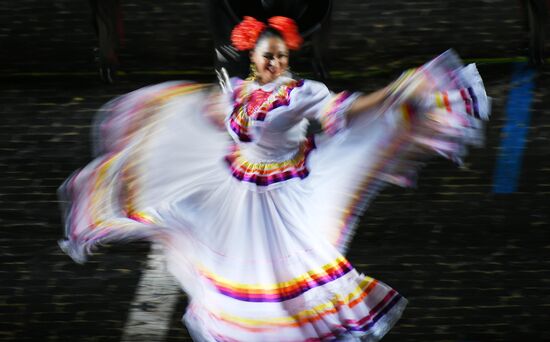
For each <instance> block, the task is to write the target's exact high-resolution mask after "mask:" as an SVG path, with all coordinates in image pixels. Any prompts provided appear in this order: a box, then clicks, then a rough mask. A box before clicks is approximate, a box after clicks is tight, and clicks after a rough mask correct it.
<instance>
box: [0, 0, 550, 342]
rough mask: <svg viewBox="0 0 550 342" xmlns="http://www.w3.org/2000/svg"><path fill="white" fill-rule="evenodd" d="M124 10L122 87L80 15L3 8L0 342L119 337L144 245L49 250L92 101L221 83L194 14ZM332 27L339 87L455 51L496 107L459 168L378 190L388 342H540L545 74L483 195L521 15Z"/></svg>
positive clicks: (548, 334)
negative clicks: (154, 88) (496, 184)
mask: <svg viewBox="0 0 550 342" xmlns="http://www.w3.org/2000/svg"><path fill="white" fill-rule="evenodd" d="M123 11H124V21H125V30H126V45H125V47H124V48H123V50H122V53H121V62H122V65H121V70H120V71H121V72H120V78H119V81H118V82H117V83H116V84H115V85H110V86H108V85H103V84H101V83H100V82H99V80H98V78H97V76H96V71H95V65H94V63H93V57H92V52H91V50H92V47H93V46H94V45H95V38H94V35H93V31H92V28H91V24H90V10H89V8H88V3H87V2H86V1H77V0H65V1H58V0H54V1H38V0H21V1H13V0H6V1H3V2H2V3H0V109H1V110H0V113H1V115H2V118H1V120H0V135H1V137H0V223H1V226H0V232H1V233H0V258H1V267H0V341H118V340H120V336H121V334H122V332H121V331H122V330H121V329H122V328H123V326H124V323H125V320H126V317H127V314H128V310H129V306H130V303H131V302H132V299H133V296H134V292H135V289H136V285H137V282H138V279H139V277H140V275H141V270H142V268H143V266H144V264H145V261H146V256H147V253H148V250H149V247H148V245H147V244H145V243H133V244H130V245H124V246H113V247H106V248H104V249H101V250H100V251H99V252H98V253H97V254H96V255H94V257H92V258H91V260H90V262H89V263H87V264H85V265H83V266H82V265H78V264H75V263H74V262H73V261H72V260H71V259H70V258H69V257H67V256H66V255H64V254H63V253H62V252H61V251H60V250H59V248H58V247H57V245H56V241H57V240H58V239H59V238H60V237H61V236H62V227H61V219H60V215H59V211H58V203H57V198H56V194H55V193H56V189H57V187H58V186H59V185H60V184H61V183H62V182H63V180H64V179H65V178H66V177H68V176H69V175H70V174H71V172H72V171H73V170H75V169H77V168H78V167H81V166H83V165H85V164H86V163H87V162H88V161H89V160H90V158H91V156H90V151H89V129H90V123H91V120H92V118H93V115H94V112H95V110H96V109H97V108H98V107H99V106H100V105H101V104H102V103H104V102H106V101H108V100H109V99H111V98H112V97H114V96H116V95H119V94H122V93H125V92H128V91H131V90H134V89H136V88H139V87H141V86H144V85H147V84H151V83H155V82H160V81H164V80H168V79H192V80H198V81H208V82H210V81H214V79H215V78H214V74H213V69H212V63H213V59H212V40H211V38H210V35H209V31H208V24H207V21H206V15H205V12H204V8H203V4H202V2H200V1H197V0H194V1H190V0H180V1H156V2H155V1H136V0H132V1H123ZM332 24H333V30H332V34H331V36H330V39H329V40H328V41H327V44H328V45H329V50H330V59H329V61H330V67H331V72H332V76H333V77H332V79H331V80H329V81H328V85H329V86H330V87H331V88H333V89H335V90H339V89H344V88H345V89H353V90H362V91H369V90H374V89H376V88H377V87H380V86H382V85H384V84H386V83H387V82H389V81H391V80H392V79H393V78H394V77H396V76H397V75H399V73H400V72H401V71H402V70H403V69H404V68H407V67H411V66H415V65H417V64H419V63H421V62H422V61H425V60H426V59H428V58H431V57H433V56H435V55H436V54H438V53H441V52H442V51H444V50H446V49H448V48H451V47H452V48H454V49H456V50H457V51H458V53H459V54H460V55H461V56H462V57H463V58H465V59H467V60H468V61H475V62H477V63H478V67H479V69H480V72H481V74H482V76H483V77H484V80H485V85H486V87H487V90H488V93H489V95H490V96H492V97H493V114H492V118H491V121H490V122H489V124H488V125H487V128H486V133H487V141H486V144H485V147H483V148H480V149H474V150H472V151H471V154H470V155H469V157H468V158H467V159H466V164H465V166H464V167H463V168H462V169H458V168H456V167H454V166H453V165H452V164H451V163H450V162H448V161H445V160H440V159H436V160H434V161H432V162H430V163H429V164H428V165H427V167H426V168H425V169H424V171H423V172H422V173H421V178H420V180H419V183H418V187H417V188H416V189H401V188H396V187H391V188H388V189H387V190H386V191H384V192H383V193H382V194H381V195H380V196H379V197H378V198H377V200H376V201H375V202H374V204H373V205H372V206H371V208H370V209H369V211H368V212H367V214H366V216H365V217H364V219H363V220H362V223H361V227H359V229H358V233H357V235H356V237H355V240H354V241H353V244H352V246H351V250H350V252H349V255H348V256H349V258H350V260H351V261H352V263H354V264H355V266H356V267H357V268H358V269H360V270H361V271H363V272H365V273H367V274H368V275H370V276H372V277H375V278H378V279H380V280H382V281H384V282H386V283H388V284H390V285H391V286H392V287H394V288H396V289H397V290H399V291H400V292H401V293H402V294H403V295H404V296H406V297H407V298H408V299H409V301H410V304H409V307H408V309H407V310H406V311H405V314H404V316H403V318H402V319H401V320H400V321H399V322H398V324H397V325H396V327H395V328H394V329H393V330H392V331H391V332H390V334H389V335H388V336H387V338H386V339H385V341H463V342H466V341H468V342H470V341H548V340H550V328H549V327H548V325H549V322H550V269H549V266H550V258H549V254H550V238H549V237H548V236H549V234H548V230H549V229H550V225H549V221H550V220H549V215H550V204H549V194H550V117H549V115H550V111H549V109H548V108H550V107H549V104H550V96H549V95H550V94H549V93H550V88H549V85H550V78H549V76H550V73H549V72H548V71H544V70H541V71H538V72H537V78H536V81H535V94H534V102H533V107H532V111H531V121H530V124H529V129H528V136H527V143H526V148H525V150H524V151H523V158H522V165H521V174H520V177H519V183H518V190H517V192H515V193H512V194H506V195H503V194H494V193H493V192H492V185H493V181H494V180H493V178H494V177H493V174H494V171H495V167H496V165H495V163H496V160H497V158H498V155H499V153H500V150H499V146H500V141H501V139H502V137H503V136H502V133H501V130H502V127H503V125H504V123H505V119H506V116H505V106H506V99H507V96H508V92H509V90H510V88H511V87H513V86H515V84H514V83H513V82H512V81H511V79H512V78H511V77H512V76H511V75H512V70H513V68H514V67H515V64H514V63H517V62H522V61H525V59H524V58H523V57H522V56H523V55H524V54H525V50H524V47H525V46H526V40H525V37H526V34H525V32H524V30H523V28H522V25H521V24H522V23H521V13H520V8H519V6H518V2H516V1H512V0H484V1H483V0H475V1H474V0H468V1H436V0H414V1H390V0H385V1H383V0H371V1H360V0H346V1H344V0H337V1H335V7H334V12H333V21H332ZM293 62H295V63H294V65H295V66H296V71H298V72H301V73H303V75H305V76H309V75H310V69H309V66H308V63H307V61H305V60H304V59H303V58H301V57H300V56H299V55H298V56H296V58H295V59H294V60H293ZM291 64H292V62H291ZM184 306H185V298H184V296H183V295H181V301H180V303H179V304H178V307H177V310H176V312H174V314H173V317H172V321H171V328H170V332H169V336H168V338H167V340H169V341H182V340H186V339H189V338H188V336H187V333H186V330H185V328H184V327H183V326H182V324H181V322H180V321H179V320H180V318H181V314H182V312H183V310H184Z"/></svg>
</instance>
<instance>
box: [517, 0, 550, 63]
mask: <svg viewBox="0 0 550 342" xmlns="http://www.w3.org/2000/svg"><path fill="white" fill-rule="evenodd" d="M548 2H550V1H548V0H520V4H521V7H522V16H523V22H524V25H525V28H526V30H527V34H528V36H527V39H528V56H529V62H530V63H531V64H532V65H534V66H541V65H543V64H544V41H545V36H546V29H547V20H548V8H549V7H550V6H549V5H548Z"/></svg>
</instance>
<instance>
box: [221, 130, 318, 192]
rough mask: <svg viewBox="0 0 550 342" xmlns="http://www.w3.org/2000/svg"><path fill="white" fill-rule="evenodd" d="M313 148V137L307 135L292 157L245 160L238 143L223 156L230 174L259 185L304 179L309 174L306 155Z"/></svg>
mask: <svg viewBox="0 0 550 342" xmlns="http://www.w3.org/2000/svg"><path fill="white" fill-rule="evenodd" d="M314 148H315V142H314V139H313V137H309V138H308V139H307V140H305V141H304V142H303V143H302V144H301V145H300V147H299V150H298V152H297V153H296V155H295V156H294V158H292V159H290V160H285V161H282V162H259V163H252V162H249V161H248V160H246V159H245V158H244V157H243V156H242V154H241V150H240V149H239V146H238V144H235V145H234V146H233V150H232V151H231V153H230V154H229V155H227V156H226V157H225V161H226V162H227V164H228V165H229V168H230V170H231V174H232V175H233V177H235V178H237V179H238V180H240V181H243V182H249V183H254V184H256V185H259V186H268V185H271V184H275V183H279V182H284V181H287V180H289V179H292V178H299V179H304V178H306V177H307V176H308V175H309V170H308V169H307V167H306V161H307V157H308V156H309V153H310V152H311V151H312V150H313V149H314Z"/></svg>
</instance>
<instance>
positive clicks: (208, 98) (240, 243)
mask: <svg viewBox="0 0 550 342" xmlns="http://www.w3.org/2000/svg"><path fill="white" fill-rule="evenodd" d="M232 41H233V44H234V45H235V48H237V49H239V50H249V51H250V56H251V60H252V62H253V65H252V69H253V73H252V75H251V77H250V78H249V79H246V80H241V79H231V80H228V81H227V82H226V83H225V84H224V85H223V88H224V89H225V93H224V94H222V93H220V92H219V90H213V89H212V87H211V86H206V85H199V84H194V83H188V82H170V83H164V84H160V85H155V86H151V87H147V88H144V89H140V90H137V91H135V92H133V93H130V94H128V95H125V96H123V97H120V98H118V99H115V100H113V101H111V102H110V103H108V104H107V105H106V106H105V107H104V108H103V110H102V113H101V115H100V118H99V119H98V123H97V125H96V140H97V143H96V153H97V158H96V159H95V160H94V161H93V162H91V163H90V164H89V165H88V166H86V167H85V168H84V169H82V170H79V171H78V172H76V173H75V174H74V175H73V176H71V177H70V178H69V179H68V180H67V181H66V183H65V184H64V186H63V187H62V188H61V191H60V193H61V194H62V196H63V198H64V200H65V203H66V211H65V218H66V240H64V241H62V242H61V246H62V247H63V248H64V250H65V251H66V252H67V253H68V254H70V255H71V256H72V257H73V258H74V259H75V260H77V261H84V259H85V256H86V254H89V253H90V252H91V251H92V249H93V248H94V247H95V246H97V245H98V244H101V243H106V242H114V241H122V240H131V239H138V238H146V239H150V240H153V241H155V242H157V243H160V244H161V245H162V246H163V247H164V253H165V256H166V260H167V263H168V269H169V270H170V272H171V273H172V274H173V275H174V276H175V277H176V278H177V279H178V280H179V282H180V284H181V286H182V288H183V289H184V291H186V292H187V294H188V295H189V297H190V304H189V306H188V308H187V312H186V314H185V316H184V320H185V323H186V325H187V327H188V329H189V331H190V333H191V335H192V337H193V339H194V340H196V341H326V340H346V339H348V340H366V341H376V340H379V339H380V338H382V337H383V336H384V334H386V333H387V332H388V330H389V329H390V328H391V327H392V326H393V324H394V323H395V322H396V321H397V320H398V319H399V317H400V315H401V313H402V311H403V309H404V308H405V306H406V303H407V301H406V299H405V298H404V297H402V296H401V295H399V294H398V293H397V292H396V291H395V290H393V289H392V288H390V287H389V286H388V285H386V284H384V283H382V282H380V281H378V280H376V279H373V278H370V277H368V276H365V275H363V274H360V273H359V272H357V271H356V270H355V269H354V268H353V266H352V265H351V264H350V263H349V262H348V260H346V258H345V257H344V253H345V251H346V246H347V245H348V242H349V241H350V238H351V236H352V233H353V230H354V227H355V224H356V221H357V219H358V217H359V216H360V214H361V213H362V212H363V211H364V210H365V208H366V206H367V204H368V202H369V201H370V200H371V199H372V198H373V197H374V196H375V195H376V193H377V192H378V191H379V190H380V189H381V188H382V187H383V186H384V184H387V183H393V184H398V185H401V186H408V185H411V184H412V182H413V180H414V177H415V174H416V172H417V170H418V168H419V166H420V165H421V163H422V162H423V161H425V160H426V159H427V158H428V157H430V156H431V155H442V156H444V157H446V158H449V159H452V160H454V161H459V160H460V157H461V156H463V155H464V153H465V146H466V145H467V144H476V143H479V142H480V139H481V135H480V129H479V128H480V122H481V121H480V119H485V118H487V116H488V111H489V108H488V101H487V97H486V94H485V91H484V88H483V84H482V81H481V78H480V77H479V74H478V73H477V70H476V68H475V66H474V65H469V66H467V67H463V66H462V64H461V62H460V61H459V59H458V58H457V57H456V56H455V55H454V54H453V53H452V52H447V53H445V54H443V55H441V56H439V57H437V58H436V59H434V60H432V61H430V62H429V63H427V64H425V65H423V66H422V67H420V68H418V69H416V70H411V71H408V72H406V73H404V74H403V75H402V76H401V77H400V78H399V79H398V80H397V81H395V82H393V83H392V84H390V85H389V86H388V87H386V88H384V89H382V90H379V91H377V92H374V93H372V94H368V95H364V94H360V93H349V92H343V93H339V94H333V93H331V92H330V91H329V90H328V89H327V88H326V86H325V85H323V84H321V83H318V82H315V81H310V80H301V79H294V78H293V77H292V75H291V74H290V73H289V72H288V60H289V51H288V50H289V49H298V48H299V46H300V43H301V38H300V36H299V35H298V31H297V28H296V26H295V24H294V22H293V21H292V20H290V19H288V18H284V17H274V18H271V19H270V20H269V21H268V23H267V24H265V23H262V22H259V21H256V20H255V19H253V18H250V17H247V18H245V19H244V21H243V22H242V23H240V24H239V25H238V26H237V27H236V28H235V29H234V30H233V33H232ZM220 113H223V114H224V117H223V119H222V120H219V115H220ZM309 120H318V121H320V123H321V125H322V128H323V132H322V133H320V134H318V135H316V136H314V137H306V135H305V132H306V128H307V125H308V121H309ZM220 123H221V125H220ZM220 126H221V127H222V129H220Z"/></svg>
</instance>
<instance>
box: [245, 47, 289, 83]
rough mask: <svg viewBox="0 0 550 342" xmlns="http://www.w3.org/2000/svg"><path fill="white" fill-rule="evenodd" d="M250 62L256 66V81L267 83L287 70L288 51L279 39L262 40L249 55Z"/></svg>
mask: <svg viewBox="0 0 550 342" xmlns="http://www.w3.org/2000/svg"><path fill="white" fill-rule="evenodd" d="M250 60H251V61H252V63H254V64H255V65H256V71H257V75H256V79H257V81H258V82H259V83H260V84H265V83H269V82H272V81H274V80H275V79H277V77H279V76H281V75H282V74H283V73H284V72H285V71H287V70H288V49H287V47H286V44H285V42H284V41H283V40H282V39H281V38H278V37H269V38H264V39H261V40H260V41H259V42H258V44H256V47H255V48H254V50H253V51H252V52H251V53H250Z"/></svg>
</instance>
